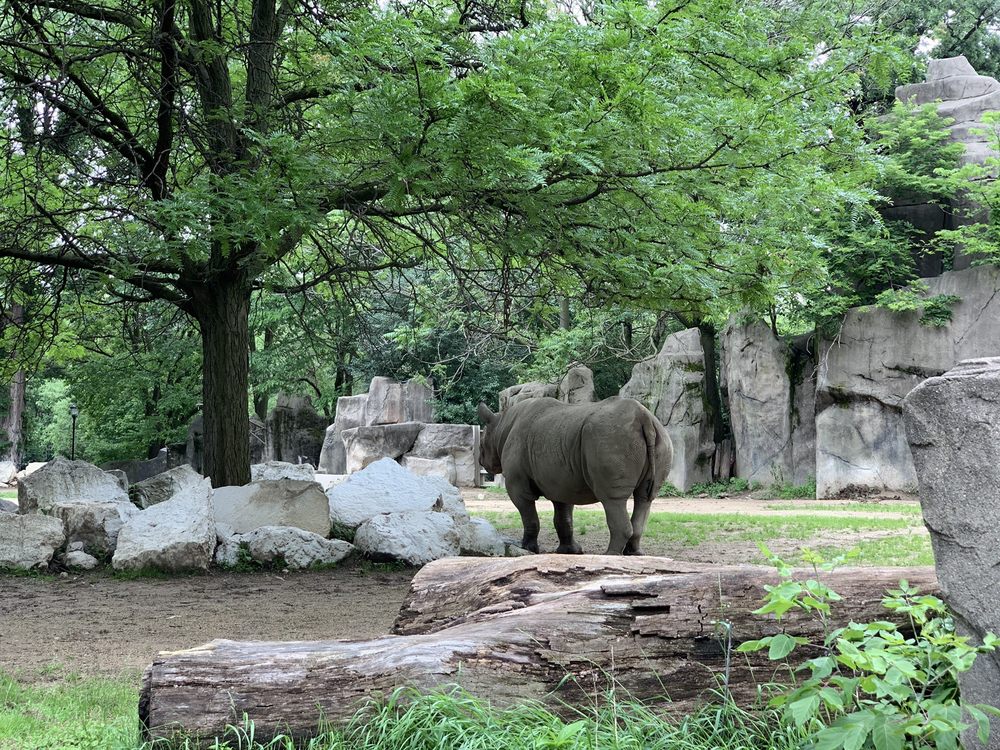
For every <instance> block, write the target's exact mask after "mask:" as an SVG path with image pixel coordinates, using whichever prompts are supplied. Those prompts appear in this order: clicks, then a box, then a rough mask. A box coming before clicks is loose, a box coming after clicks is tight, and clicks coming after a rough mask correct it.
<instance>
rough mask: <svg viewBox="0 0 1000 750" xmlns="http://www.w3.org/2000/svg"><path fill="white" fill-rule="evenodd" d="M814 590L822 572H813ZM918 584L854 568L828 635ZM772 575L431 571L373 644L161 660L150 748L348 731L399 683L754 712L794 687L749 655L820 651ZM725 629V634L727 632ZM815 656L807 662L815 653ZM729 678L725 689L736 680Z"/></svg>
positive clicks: (834, 580) (226, 645)
mask: <svg viewBox="0 0 1000 750" xmlns="http://www.w3.org/2000/svg"><path fill="white" fill-rule="evenodd" d="M804 574H805V575H809V576H813V573H812V571H808V572H807V573H804ZM901 578H906V579H907V580H909V581H910V582H911V583H913V584H914V585H916V586H918V587H919V588H920V589H921V590H922V591H924V592H927V593H935V592H936V591H937V584H936V579H935V578H934V570H933V569H932V568H908V569H902V568H897V569H877V568H855V569H847V570H843V571H838V572H835V573H832V574H825V575H824V576H823V579H824V580H825V581H826V582H827V583H828V584H829V585H830V586H832V587H833V589H834V590H836V591H838V592H839V593H840V594H841V595H843V596H844V601H842V602H837V603H836V606H835V608H834V613H833V617H832V621H831V622H830V624H829V627H831V628H835V627H839V626H842V625H845V624H847V622H848V621H851V620H853V621H855V622H865V621H870V620H875V619H882V620H884V619H892V616H891V613H889V612H888V611H887V610H885V609H884V608H883V607H882V606H881V598H882V595H883V592H884V591H885V590H887V589H890V588H893V587H895V586H896V585H897V584H898V582H899V580H900V579H901ZM777 580H778V579H777V575H776V574H775V572H774V570H773V569H771V568H761V567H750V566H743V567H714V566H711V565H698V564H686V563H677V562H674V561H671V560H665V559H659V558H651V557H636V558H629V557H606V556H597V555H579V556H577V555H535V556H529V557H522V558H513V559H503V558H500V559H497V558H452V559H448V560H440V561H438V562H435V563H431V564H430V565H427V566H425V567H424V568H423V569H422V570H421V571H420V572H419V573H418V574H417V576H416V578H415V579H414V581H413V584H412V587H411V590H410V593H409V595H408V596H407V599H406V602H405V603H404V605H403V608H402V609H401V610H400V615H399V619H398V620H397V622H396V631H397V632H400V633H406V635H397V636H388V637H383V638H378V639H375V640H372V641H360V642H349V641H310V642H298V643H274V642H271V643H240V642H235V641H224V640H217V641H213V642H212V643H209V644H207V645H205V646H201V647H199V648H195V649H190V650H187V651H179V652H172V653H165V654H161V655H160V656H159V657H158V658H157V659H156V660H155V661H154V662H153V664H152V666H150V667H149V669H147V671H146V674H145V676H144V678H143V687H142V692H141V696H140V704H139V716H140V719H141V720H142V722H143V724H144V726H145V727H146V735H147V738H150V739H156V738H160V737H168V736H171V735H173V734H174V733H176V732H178V731H179V732H181V733H183V734H188V735H200V736H202V737H215V736H216V735H219V734H221V733H222V731H223V730H224V728H225V726H226V724H227V723H234V722H236V723H239V721H240V720H241V719H242V716H243V714H244V713H246V714H247V715H248V716H249V718H250V719H252V720H253V721H254V722H255V725H256V737H257V739H258V740H261V741H266V740H267V739H269V738H270V737H272V736H274V735H275V734H276V733H279V732H286V733H289V734H291V735H293V736H295V737H299V738H301V737H306V736H309V735H311V734H313V733H315V731H316V728H317V725H318V724H319V721H320V718H321V717H322V718H323V719H325V720H326V721H329V722H332V723H334V724H341V723H344V722H345V721H347V720H348V719H350V718H351V717H352V716H353V715H354V713H355V712H356V711H357V709H358V708H359V705H360V703H361V702H362V701H363V700H364V699H366V698H368V697H372V696H376V695H379V694H382V695H385V694H388V693H389V692H391V691H392V690H393V689H394V688H396V687H398V686H401V685H410V686H413V687H415V688H417V689H419V690H423V691H428V690H433V689H435V688H440V687H444V686H448V685H455V684H457V685H460V686H461V687H462V688H464V689H466V690H468V691H469V692H471V693H472V694H473V695H476V696H479V697H481V698H483V699H486V700H489V701H490V702H491V703H493V704H494V705H497V706H509V705H512V704H516V703H518V702H521V701H524V700H527V699H534V700H539V701H542V702H544V703H546V704H547V705H548V706H549V707H550V708H552V709H553V710H555V711H563V712H565V707H566V706H588V705H591V704H592V703H593V701H594V698H595V696H598V695H600V693H601V692H602V691H604V690H607V689H610V688H612V687H614V688H615V689H617V690H619V691H620V694H622V693H621V691H624V693H627V694H628V695H630V696H631V697H633V698H635V699H637V700H641V701H644V702H647V703H651V704H658V705H665V704H666V703H667V700H666V699H667V698H669V699H670V701H671V702H670V705H669V708H670V710H674V711H678V712H684V711H690V710H691V709H692V708H693V707H694V706H695V705H697V704H698V703H700V702H703V701H705V700H711V699H712V695H713V691H714V690H716V689H717V688H719V686H720V684H727V685H728V688H729V690H730V692H731V693H732V695H733V697H734V698H735V699H736V700H737V701H739V702H740V703H742V704H744V705H750V704H752V703H753V702H754V701H755V700H756V698H757V687H758V684H762V683H766V682H770V681H773V680H774V679H776V677H781V678H783V677H784V676H787V672H786V671H782V670H779V669H777V668H776V667H775V664H774V663H771V662H769V661H768V659H767V656H766V654H762V653H758V654H748V655H743V654H739V655H737V654H734V653H733V651H732V649H734V648H735V647H736V646H737V645H738V644H739V643H741V642H743V641H746V640H749V639H757V638H761V637H763V636H766V635H772V634H775V633H777V632H779V630H780V629H784V630H785V631H786V632H789V633H791V634H793V635H804V636H809V637H810V638H819V637H821V626H820V625H819V624H818V623H817V622H816V621H814V620H812V619H807V618H803V617H801V616H796V615H795V614H790V615H788V616H786V618H785V620H783V621H782V623H781V626H780V628H779V626H778V624H777V623H776V622H775V620H774V619H773V618H771V617H768V616H761V615H755V614H753V610H754V609H756V608H757V607H759V606H760V603H761V600H762V598H763V596H764V593H765V592H764V588H763V587H764V586H765V585H767V584H775V583H776V582H777ZM720 623H724V624H723V625H720ZM805 651H808V653H807V654H804V655H803V659H804V658H808V657H811V656H814V655H816V654H815V652H813V651H809V650H808V649H805ZM727 680H728V682H727Z"/></svg>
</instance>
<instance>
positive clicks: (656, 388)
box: [619, 328, 715, 491]
mask: <svg viewBox="0 0 1000 750" xmlns="http://www.w3.org/2000/svg"><path fill="white" fill-rule="evenodd" d="M619 395H620V396H622V397H623V398H634V399H635V400H636V401H638V402H639V403H641V404H642V405H643V406H645V407H646V408H647V409H649V410H650V411H651V412H653V414H655V415H656V417H657V419H659V420H660V422H662V423H663V426H664V427H665V428H666V430H667V434H669V435H670V440H671V442H672V443H673V448H674V460H673V466H672V467H671V469H670V474H669V475H668V476H667V481H668V482H669V483H670V484H672V485H674V486H675V487H677V488H678V489H680V490H682V491H687V490H689V489H690V488H691V486H692V485H693V484H697V483H699V482H708V481H711V479H712V458H713V455H714V453H715V442H714V438H713V432H712V425H711V422H710V420H709V418H708V416H707V414H706V411H705V354H704V350H703V349H702V344H701V333H700V332H699V330H698V329H697V328H688V329H687V330H685V331H680V332H679V333H673V334H671V335H669V336H667V339H666V341H664V342H663V347H662V348H661V349H660V352H659V354H657V355H656V356H655V357H651V358H649V359H646V360H643V361H642V362H639V363H638V364H636V365H635V367H634V368H632V378H631V379H630V380H629V381H628V383H626V384H625V385H624V386H623V387H622V389H621V391H619Z"/></svg>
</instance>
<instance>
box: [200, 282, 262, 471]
mask: <svg viewBox="0 0 1000 750" xmlns="http://www.w3.org/2000/svg"><path fill="white" fill-rule="evenodd" d="M191 293H192V297H193V312H194V315H195V317H196V318H197V320H198V325H199V327H200V329H201V349H202V409H203V412H202V413H203V416H204V425H205V427H204V430H205V431H204V451H205V458H204V465H203V467H202V471H203V473H204V474H205V476H207V477H209V478H210V479H211V480H212V486H213V487H226V486H229V485H243V484H247V483H249V482H250V416H249V413H248V408H249V395H250V393H249V371H250V321H249V316H250V285H249V283H248V281H247V279H246V278H245V277H243V275H242V274H236V275H221V276H219V277H216V278H215V279H213V280H212V281H211V282H210V283H207V284H205V285H204V286H198V287H193V288H192V289H191Z"/></svg>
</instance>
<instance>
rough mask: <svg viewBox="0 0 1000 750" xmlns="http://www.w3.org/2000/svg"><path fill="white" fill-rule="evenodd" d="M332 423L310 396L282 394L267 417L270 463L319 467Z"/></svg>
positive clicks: (267, 452)
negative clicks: (324, 442) (314, 404)
mask: <svg viewBox="0 0 1000 750" xmlns="http://www.w3.org/2000/svg"><path fill="white" fill-rule="evenodd" d="M328 422H329V420H327V418H326V417H324V416H322V415H321V414H319V413H318V412H317V411H316V409H315V408H314V407H313V405H312V400H311V399H310V398H309V397H308V396H287V395H285V394H279V396H278V400H277V403H276V404H275V407H274V408H273V409H271V411H270V413H269V414H268V415H267V439H266V443H267V445H266V451H265V455H266V457H267V460H269V461H287V462H289V463H293V464H297V463H302V462H306V463H309V464H312V465H313V466H316V465H318V464H319V454H320V451H321V450H322V449H323V438H324V436H325V435H326V427H327V424H328Z"/></svg>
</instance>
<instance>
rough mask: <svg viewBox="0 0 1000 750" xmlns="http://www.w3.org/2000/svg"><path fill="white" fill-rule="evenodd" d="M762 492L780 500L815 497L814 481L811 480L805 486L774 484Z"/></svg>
mask: <svg viewBox="0 0 1000 750" xmlns="http://www.w3.org/2000/svg"><path fill="white" fill-rule="evenodd" d="M764 491H765V492H767V493H768V495H769V496H771V497H776V498H778V499H780V500H807V499H811V498H814V497H816V480H815V479H812V480H810V481H808V482H806V483H805V484H787V483H785V484H774V485H771V486H770V487H767V488H765V489H764Z"/></svg>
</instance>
